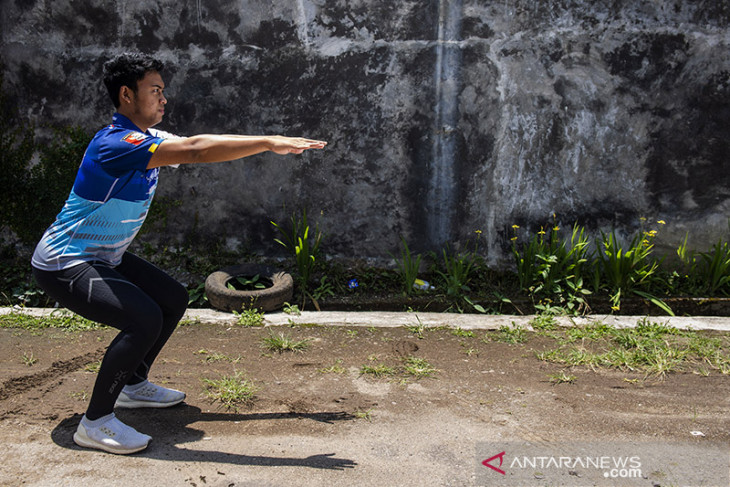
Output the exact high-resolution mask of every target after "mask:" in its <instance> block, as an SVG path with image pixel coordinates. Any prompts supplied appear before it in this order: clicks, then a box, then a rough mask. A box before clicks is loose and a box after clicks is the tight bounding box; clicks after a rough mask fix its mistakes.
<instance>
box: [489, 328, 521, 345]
mask: <svg viewBox="0 0 730 487" xmlns="http://www.w3.org/2000/svg"><path fill="white" fill-rule="evenodd" d="M483 341H485V342H488V341H498V342H504V343H513V344H516V343H523V342H525V341H527V333H526V331H525V328H524V327H522V326H520V325H515V324H514V323H513V326H507V325H502V326H500V327H499V330H497V334H496V336H495V337H491V336H490V335H489V334H487V335H485V336H484V339H483Z"/></svg>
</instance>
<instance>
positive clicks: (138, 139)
mask: <svg viewBox="0 0 730 487" xmlns="http://www.w3.org/2000/svg"><path fill="white" fill-rule="evenodd" d="M146 138H147V136H146V135H145V134H141V133H139V132H129V133H128V134H127V135H125V136H124V137H122V142H127V143H128V144H132V145H139V144H141V143H142V142H143V141H144V139H146Z"/></svg>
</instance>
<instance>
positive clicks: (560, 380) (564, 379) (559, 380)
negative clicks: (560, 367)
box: [548, 371, 576, 384]
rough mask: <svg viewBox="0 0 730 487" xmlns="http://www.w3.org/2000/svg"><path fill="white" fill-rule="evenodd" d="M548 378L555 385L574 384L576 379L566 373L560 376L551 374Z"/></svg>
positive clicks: (561, 373)
mask: <svg viewBox="0 0 730 487" xmlns="http://www.w3.org/2000/svg"><path fill="white" fill-rule="evenodd" d="M548 378H549V379H550V382H552V383H553V384H573V383H574V382H575V379H576V377H575V376H574V375H572V374H566V373H565V372H564V371H563V372H560V373H559V374H549V375H548Z"/></svg>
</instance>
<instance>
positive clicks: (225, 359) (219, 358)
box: [205, 352, 241, 364]
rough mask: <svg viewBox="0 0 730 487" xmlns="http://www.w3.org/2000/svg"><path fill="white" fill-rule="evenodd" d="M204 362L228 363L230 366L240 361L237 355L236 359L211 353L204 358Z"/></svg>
mask: <svg viewBox="0 0 730 487" xmlns="http://www.w3.org/2000/svg"><path fill="white" fill-rule="evenodd" d="M205 361H206V362H207V363H212V362H229V363H232V364H237V363H238V362H240V361H241V356H240V355H239V356H238V357H235V358H234V357H231V356H230V355H226V354H224V353H218V352H213V353H210V354H209V355H208V356H207V357H205Z"/></svg>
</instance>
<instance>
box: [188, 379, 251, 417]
mask: <svg viewBox="0 0 730 487" xmlns="http://www.w3.org/2000/svg"><path fill="white" fill-rule="evenodd" d="M201 380H202V382H203V385H204V387H205V391H206V396H207V397H208V398H209V399H211V400H213V401H218V402H220V403H221V404H222V405H223V406H225V407H226V408H227V409H233V410H235V411H238V407H239V406H240V405H245V404H250V403H251V402H253V400H254V397H255V396H256V393H257V392H258V391H259V387H258V386H257V385H256V384H254V383H253V381H251V380H249V379H246V378H244V377H243V375H242V374H241V373H240V372H236V374H235V375H233V376H224V377H222V378H220V379H215V380H213V379H201Z"/></svg>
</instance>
